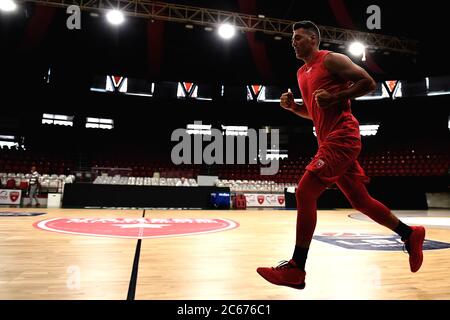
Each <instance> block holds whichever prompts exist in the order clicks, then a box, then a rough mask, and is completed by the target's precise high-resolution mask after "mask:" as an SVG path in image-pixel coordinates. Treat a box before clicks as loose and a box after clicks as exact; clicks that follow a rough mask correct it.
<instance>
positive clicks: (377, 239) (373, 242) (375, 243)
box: [313, 232, 450, 251]
mask: <svg viewBox="0 0 450 320" xmlns="http://www.w3.org/2000/svg"><path fill="white" fill-rule="evenodd" d="M313 238H314V239H315V240H318V241H322V242H325V243H328V244H332V245H335V246H338V247H341V248H345V249H354V250H381V251H403V241H402V240H401V239H400V237H399V236H397V235H382V234H367V233H349V232H344V233H342V232H325V233H320V234H318V235H315V236H314V237H313ZM446 248H450V243H446V242H441V241H434V240H428V239H425V242H424V244H423V250H436V249H446Z"/></svg>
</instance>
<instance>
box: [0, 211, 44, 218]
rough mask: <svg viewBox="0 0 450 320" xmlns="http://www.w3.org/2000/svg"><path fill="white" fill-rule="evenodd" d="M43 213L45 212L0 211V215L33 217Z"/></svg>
mask: <svg viewBox="0 0 450 320" xmlns="http://www.w3.org/2000/svg"><path fill="white" fill-rule="evenodd" d="M43 214H45V212H13V211H0V217H34V216H40V215H43Z"/></svg>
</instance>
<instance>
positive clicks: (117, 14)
mask: <svg viewBox="0 0 450 320" xmlns="http://www.w3.org/2000/svg"><path fill="white" fill-rule="evenodd" d="M106 19H108V21H109V23H111V24H113V25H119V24H122V23H123V22H124V21H125V18H124V17H123V13H122V12H121V11H119V10H110V11H108V13H107V14H106Z"/></svg>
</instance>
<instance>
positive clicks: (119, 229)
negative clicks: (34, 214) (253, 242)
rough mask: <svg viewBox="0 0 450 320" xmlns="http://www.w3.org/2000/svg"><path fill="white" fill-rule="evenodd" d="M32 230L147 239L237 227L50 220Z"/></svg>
mask: <svg viewBox="0 0 450 320" xmlns="http://www.w3.org/2000/svg"><path fill="white" fill-rule="evenodd" d="M34 226H35V227H36V228H38V229H41V230H46V231H53V232H59V233H67V234H74V235H83V236H97V237H112V238H128V239H148V238H162V237H173V236H187V235H199V234H205V233H212V232H219V231H225V230H231V229H234V228H237V227H238V226H239V224H238V223H237V222H235V221H232V220H228V219H219V218H218V219H198V218H182V219H180V218H166V219H156V218H72V219H66V218H54V219H48V220H43V221H39V222H36V223H35V224H34Z"/></svg>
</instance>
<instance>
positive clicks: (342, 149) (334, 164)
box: [306, 136, 370, 186]
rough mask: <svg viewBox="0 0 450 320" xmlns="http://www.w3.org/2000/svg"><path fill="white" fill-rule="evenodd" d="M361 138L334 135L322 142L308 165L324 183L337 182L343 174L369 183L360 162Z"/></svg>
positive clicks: (309, 169)
mask: <svg viewBox="0 0 450 320" xmlns="http://www.w3.org/2000/svg"><path fill="white" fill-rule="evenodd" d="M360 151H361V140H360V139H358V138H355V137H351V136H350V137H349V136H346V137H345V136H344V137H333V138H331V139H327V140H326V141H324V142H323V143H321V144H320V146H319V150H318V151H317V153H316V155H315V156H314V158H313V159H312V161H311V162H310V163H309V164H308V165H307V166H306V170H308V171H310V172H311V173H313V174H314V175H315V176H317V177H318V178H319V179H320V180H321V181H322V183H323V184H324V185H326V186H329V185H331V184H333V183H336V182H337V180H339V178H341V177H342V176H344V175H345V176H347V177H349V178H351V179H352V180H357V181H361V182H363V183H369V181H370V178H369V177H368V176H366V174H365V172H364V169H363V168H362V167H361V166H360V164H359V162H358V160H357V159H358V156H359V153H360Z"/></svg>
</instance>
